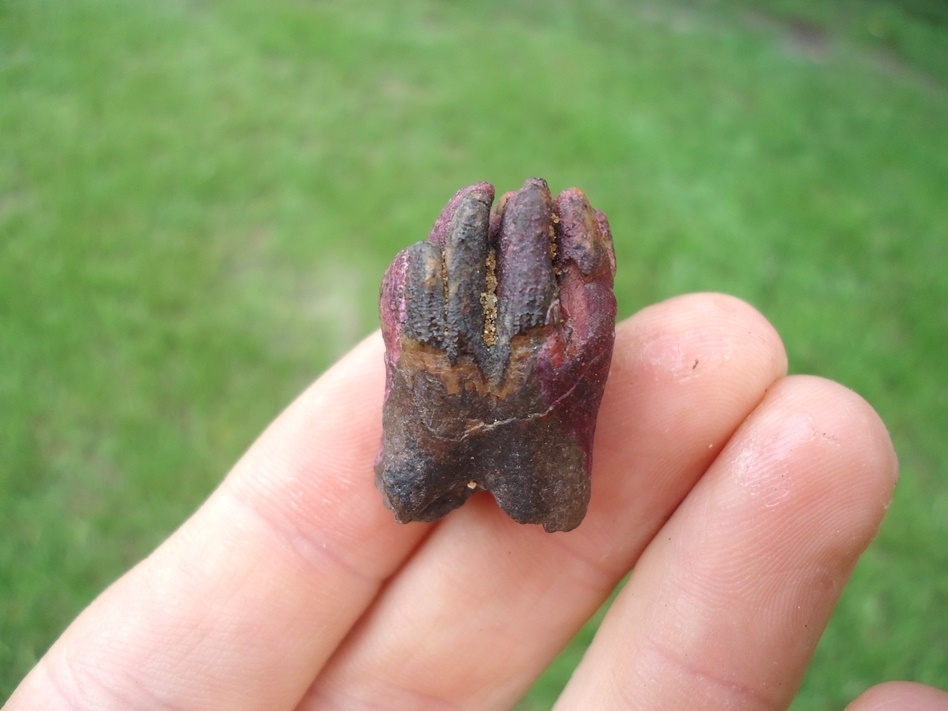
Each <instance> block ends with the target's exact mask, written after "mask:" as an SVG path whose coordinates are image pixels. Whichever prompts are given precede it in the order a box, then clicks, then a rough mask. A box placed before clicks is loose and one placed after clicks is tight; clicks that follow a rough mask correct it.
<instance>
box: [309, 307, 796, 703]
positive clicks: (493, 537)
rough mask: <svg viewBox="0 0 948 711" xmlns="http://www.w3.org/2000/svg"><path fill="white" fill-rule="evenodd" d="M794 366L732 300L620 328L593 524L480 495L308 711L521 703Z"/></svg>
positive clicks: (379, 611) (438, 539)
mask: <svg viewBox="0 0 948 711" xmlns="http://www.w3.org/2000/svg"><path fill="white" fill-rule="evenodd" d="M785 370H786V356H785V353H784V350H783V346H782V344H781V342H780V339H779V337H778V335H777V334H776V332H775V331H774V330H773V328H772V327H771V326H770V324H769V323H768V322H767V321H766V320H765V319H764V318H763V317H762V316H761V315H760V314H759V313H757V312H756V311H754V310H753V309H752V308H750V307H749V306H747V305H746V304H744V303H743V302H741V301H738V300H737V299H733V298H730V297H726V296H721V295H717V294H703V295H691V296H685V297H680V298H677V299H673V300H671V301H667V302H664V303H661V304H658V305H656V306H653V307H650V308H647V309H645V310H643V311H641V312H640V313H638V314H637V315H636V316H634V317H632V318H631V319H629V320H628V321H626V322H624V323H622V324H620V326H619V328H618V329H617V338H616V348H615V355H614V358H613V365H612V370H611V372H610V378H609V384H608V386H607V389H606V394H605V396H604V399H603V404H602V408H601V411H600V416H599V421H600V428H599V432H598V434H597V438H596V451H595V457H596V460H595V471H594V474H593V497H592V501H591V504H590V509H589V513H588V514H587V518H586V521H585V522H584V524H583V525H582V526H580V527H579V528H578V529H577V530H575V531H573V532H570V533H568V534H553V535H551V534H547V533H544V532H543V531H542V530H541V529H539V528H538V527H533V526H518V525H517V524H515V523H513V522H512V521H510V520H508V519H507V518H506V517H505V516H504V515H503V514H502V513H501V512H500V511H499V509H498V508H497V507H496V505H495V504H494V503H493V501H492V500H491V499H490V498H489V497H486V496H483V495H481V496H475V497H474V498H473V499H471V501H470V502H469V503H468V504H467V505H466V506H465V507H464V508H463V509H461V510H460V511H458V512H456V513H454V514H453V515H452V516H451V517H450V518H448V519H447V520H445V521H444V522H443V523H442V524H439V526H438V528H437V530H435V531H434V532H433V533H432V535H431V536H430V537H429V538H428V539H427V541H426V542H425V543H424V545H423V546H422V547H421V549H419V551H418V552H417V553H416V554H415V555H414V556H413V558H412V559H411V560H410V561H408V563H406V565H405V566H404V568H403V569H402V570H401V571H400V573H399V574H398V575H397V577H396V578H394V579H393V580H392V581H391V583H390V584H389V586H388V588H387V589H386V590H385V592H384V593H383V594H382V595H381V596H380V597H379V598H378V599H377V601H376V603H375V604H374V605H373V607H372V608H371V609H370V610H369V611H368V612H367V613H366V615H365V616H364V617H363V619H362V620H361V622H360V623H359V624H358V625H357V627H356V628H355V630H354V631H353V632H352V633H351V634H350V636H349V637H348V639H347V640H346V641H345V642H344V643H343V645H342V646H341V647H340V649H339V650H337V652H336V654H335V655H334V656H333V658H332V659H331V660H330V662H329V663H328V665H327V666H326V667H325V668H324V670H323V672H322V673H321V674H320V675H319V676H318V677H317V679H316V680H315V682H314V684H313V686H312V687H311V689H310V691H309V693H308V694H307V697H306V698H305V699H304V701H303V703H302V708H317V707H319V708H324V707H326V706H337V707H343V708H358V707H363V706H369V707H375V706H376V705H378V706H379V707H384V708H402V707H405V708H417V707H418V704H419V703H421V702H422V701H423V702H424V705H425V706H428V707H430V706H432V705H433V704H434V703H435V702H436V701H440V702H443V703H445V704H447V705H451V706H455V705H456V706H473V707H477V708H505V707H509V706H510V705H511V704H512V703H514V702H515V701H516V699H518V698H519V697H520V696H521V695H522V694H523V692H524V691H525V690H526V689H527V688H528V686H529V685H530V683H532V681H533V680H534V679H535V678H536V676H538V675H539V673H540V672H541V671H542V670H543V669H544V668H545V667H546V665H547V664H548V663H549V662H550V660H551V658H552V656H553V655H555V654H556V653H557V652H558V650H559V649H561V648H562V647H563V646H564V645H565V644H566V643H567V642H568V641H569V639H570V638H571V637H572V635H573V634H574V633H575V632H576V630H577V629H578V628H579V627H580V626H581V625H582V624H583V622H584V621H585V620H586V619H588V617H589V616H590V615H591V614H592V613H593V612H594V611H595V610H596V608H597V607H598V606H599V605H600V604H601V603H602V601H603V600H604V599H605V598H606V596H607V595H608V594H609V592H610V591H611V590H612V589H613V587H614V586H615V585H616V583H617V582H618V581H619V580H620V579H621V577H622V576H623V575H624V574H625V573H626V572H627V571H628V570H629V569H630V568H631V566H632V565H633V564H634V562H635V560H636V559H637V557H638V556H639V554H640V553H641V551H642V550H643V549H644V547H645V546H646V545H647V544H648V542H649V541H650V539H651V538H652V536H653V535H654V534H655V532H656V531H657V530H658V529H659V528H660V527H661V525H662V524H663V523H664V521H665V520H666V519H667V518H668V517H669V516H670V515H671V513H672V512H673V511H674V510H675V508H676V507H677V505H678V504H679V503H680V502H681V500H682V499H683V498H684V496H685V495H686V494H687V492H688V491H689V490H690V489H691V487H692V486H693V485H694V483H695V482H696V481H697V480H698V479H699V478H700V476H701V474H702V473H703V472H704V471H705V469H706V468H707V466H708V465H709V464H710V462H711V461H712V460H713V459H714V457H715V456H716V455H717V453H718V452H719V451H720V449H721V447H722V446H723V445H724V443H725V442H726V441H727V440H728V438H729V437H730V436H731V434H732V433H733V432H734V431H735V429H736V428H737V427H738V425H739V424H740V423H741V422H742V421H743V420H744V418H745V417H746V416H747V414H748V413H749V412H751V411H752V410H753V408H754V407H755V406H756V404H757V403H758V402H759V401H760V399H761V398H762V397H763V394H764V392H765V391H766V389H767V388H768V387H769V386H770V385H771V384H772V383H773V382H774V381H775V380H776V379H778V378H779V377H781V376H782V375H783V374H784V373H785Z"/></svg>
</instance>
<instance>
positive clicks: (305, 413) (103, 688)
mask: <svg viewBox="0 0 948 711" xmlns="http://www.w3.org/2000/svg"><path fill="white" fill-rule="evenodd" d="M383 388H384V372H383V368H382V342H381V339H380V338H379V336H378V334H374V335H372V336H371V337H369V338H368V339H366V341H364V342H363V343H362V344H361V345H360V346H358V347H357V348H356V349H355V350H354V351H352V352H351V353H350V354H349V355H348V356H346V357H345V358H344V359H343V360H342V361H340V362H339V363H338V364H337V365H336V366H335V367H333V368H332V369H331V370H330V371H328V372H327V373H326V374H325V375H324V376H323V377H321V378H320V379H319V380H318V381H317V382H316V383H315V384H314V385H313V386H312V387H310V388H309V389H308V390H307V391H306V392H305V393H303V395H301V396H300V397H299V398H298V399H297V401H296V402H294V403H293V404H292V405H291V406H290V407H289V408H288V409H287V410H286V411H285V412H284V413H283V414H282V415H281V416H280V417H279V418H278V419H277V420H276V421H275V422H274V423H273V424H272V425H271V426H270V427H269V428H268V429H267V430H266V432H264V434H263V435H262V436H261V437H260V438H259V439H258V441H257V442H256V443H255V444H254V445H253V446H252V447H251V449H250V450H249V451H248V452H247V453H246V454H245V455H244V457H243V458H242V459H241V460H240V462H238V464H237V465H236V466H235V468H234V469H233V471H232V472H231V473H230V475H229V476H228V477H227V478H226V480H225V481H224V482H223V483H222V485H221V486H220V487H219V488H218V489H217V491H215V492H214V494H213V495H212V496H211V497H210V498H209V499H208V501H207V502H206V503H205V504H204V505H203V506H202V507H201V508H200V509H199V510H198V511H197V512H196V513H195V514H194V516H192V517H191V518H190V519H189V520H188V521H187V522H186V523H185V524H184V525H183V526H182V527H181V528H180V529H179V530H178V531H177V532H175V533H174V534H173V535H172V536H171V537H170V538H169V539H168V540H167V541H166V542H165V543H164V544H163V545H162V546H161V547H160V548H158V549H157V550H156V551H155V552H154V553H153V554H152V555H150V556H149V557H148V558H147V559H146V560H144V561H143V562H142V563H140V564H139V565H138V566H136V567H135V568H134V569H133V570H132V571H130V572H129V573H127V574H126V575H125V576H124V577H122V578H121V579H119V580H118V581H117V582H116V583H115V584H113V585H112V586H111V587H110V588H109V589H108V590H106V591H105V592H104V593H103V594H102V595H101V596H100V597H99V598H98V599H97V600H96V601H95V602H94V603H93V604H92V605H91V606H90V607H89V608H88V609H86V610H85V611H84V612H83V613H82V614H81V615H80V616H79V618H78V619H77V620H76V621H75V622H74V623H73V624H72V625H71V626H70V628H69V629H68V630H67V631H66V633H65V634H64V635H63V636H62V637H61V638H60V639H59V640H58V641H57V642H56V644H55V645H54V646H53V647H52V648H51V649H50V650H49V652H48V653H47V654H46V656H45V657H44V658H43V659H42V660H41V661H40V663H39V664H38V665H37V667H36V668H35V669H34V670H33V671H32V672H31V673H30V674H29V676H27V678H26V679H25V680H24V682H23V683H22V684H21V686H20V687H19V689H17V691H16V692H15V693H14V695H13V697H11V699H10V701H9V704H8V706H6V707H5V708H6V709H8V711H13V710H14V709H36V708H43V709H56V708H64V707H66V708H96V709H109V708H116V709H118V708H122V709H125V708H129V707H140V706H141V705H142V704H149V705H150V706H152V707H158V708H163V707H173V708H183V707H186V708H191V709H196V708H227V709H252V708H254V709H256V708H269V709H280V708H292V707H293V706H294V705H295V704H296V703H297V702H298V700H299V699H300V697H301V696H302V695H303V693H304V691H305V690H306V688H307V686H308V685H309V684H310V683H311V681H312V679H313V677H314V675H315V674H316V672H317V671H318V670H319V669H320V668H321V667H322V665H323V664H324V662H325V661H326V659H327V658H328V656H329V655H330V654H331V653H332V651H333V650H334V649H335V647H336V646H337V644H338V643H339V641H340V640H341V639H342V637H343V636H344V635H345V634H346V633H347V632H348V630H349V628H350V627H351V626H352V624H353V622H354V621H355V620H356V619H357V618H358V617H359V615H360V614H361V613H362V612H363V610H364V609H365V608H366V607H367V606H368V605H369V603H370V602H371V601H372V599H373V598H374V597H375V595H376V593H377V592H378V589H379V587H380V586H381V584H382V581H384V580H385V578H387V577H388V576H389V575H391V574H392V572H393V571H394V570H395V569H396V568H397V567H398V566H399V565H400V563H401V562H402V560H403V559H404V558H405V557H406V556H407V555H408V554H409V553H410V551H411V550H412V548H413V547H414V546H415V545H416V544H417V543H418V542H419V540H420V539H421V538H422V537H423V536H424V535H425V533H426V532H427V530H428V528H427V527H420V526H396V525H395V524H394V523H393V521H392V518H391V514H390V513H389V512H388V511H387V510H386V509H385V507H384V506H382V505H381V502H380V500H379V494H378V491H376V490H375V487H374V486H373V483H372V481H373V480H372V475H371V472H372V459H373V456H374V454H375V451H376V448H377V446H378V443H379V440H380V437H381V407H382V393H383Z"/></svg>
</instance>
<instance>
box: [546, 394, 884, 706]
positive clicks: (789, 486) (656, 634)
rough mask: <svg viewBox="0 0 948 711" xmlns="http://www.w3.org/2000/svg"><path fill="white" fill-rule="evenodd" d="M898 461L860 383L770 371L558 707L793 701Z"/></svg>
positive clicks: (641, 565)
mask: <svg viewBox="0 0 948 711" xmlns="http://www.w3.org/2000/svg"><path fill="white" fill-rule="evenodd" d="M896 471H897V464H896V460H895V455H894V453H893V451H892V446H891V443H890V441H889V437H888V434H887V432H886V430H885V427H884V426H883V424H882V422H881V421H880V420H879V418H878V416H877V415H876V414H875V413H874V412H873V410H872V408H871V407H869V405H868V404H866V403H865V401H863V400H862V399H861V398H859V397H858V396H857V395H855V394H854V393H852V392H851V391H849V390H847V389H845V388H843V387H842V386H840V385H837V384H836V383H832V382H829V381H825V380H821V379H819V378H810V377H793V378H787V379H783V380H781V381H779V382H777V383H775V384H774V386H773V387H772V388H771V389H770V391H769V392H768V394H767V397H766V398H765V400H764V401H763V402H762V403H761V404H760V405H759V406H758V407H757V409H756V410H755V411H754V413H753V414H752V415H751V416H750V417H749V418H748V420H747V421H746V422H745V423H744V424H743V425H742V426H741V428H740V430H738V432H737V433H736V434H735V435H734V437H733V438H732V439H731V440H730V442H728V444H727V446H726V447H725V449H724V451H723V452H722V453H721V455H720V456H719V457H718V458H717V459H716V460H715V462H714V464H713V465H712V466H711V467H710V469H709V470H708V472H707V473H706V474H705V475H704V477H703V478H702V480H701V481H700V482H699V484H698V485H697V486H696V487H695V489H694V490H693V491H692V492H691V493H690V494H689V495H688V498H687V499H686V500H685V501H684V502H683V503H682V505H681V506H680V507H679V508H678V510H677V511H676V512H675V515H674V516H673V517H672V519H671V520H670V521H669V522H668V523H667V524H666V525H665V526H664V527H663V528H662V530H661V531H660V532H659V534H658V535H657V536H656V537H655V539H654V541H653V542H652V543H651V544H650V545H649V548H648V549H647V550H646V552H645V553H644V554H643V556H642V557H641V559H640V560H639V562H638V564H637V566H636V568H635V570H634V571H633V574H632V577H631V579H630V580H629V582H628V583H627V584H626V586H625V588H624V589H623V590H622V592H621V593H620V595H619V596H618V598H617V599H616V601H615V602H614V603H613V605H612V607H611V609H610V611H609V613H608V615H607V616H606V619H605V620H604V622H603V624H602V626H601V627H600V629H599V631H598V633H597V634H596V637H595V639H594V641H593V643H592V645H591V646H590V648H589V649H588V650H587V652H586V655H585V656H584V658H583V661H582V663H581V664H580V666H579V667H578V669H577V670H576V672H575V673H574V675H573V677H572V679H571V680H570V682H569V684H568V686H567V688H566V690H565V692H564V693H563V696H562V697H561V698H560V701H559V703H558V708H562V709H587V708H596V709H655V708H741V709H783V708H786V707H787V706H788V705H789V703H790V701H791V699H792V697H793V694H794V692H795V691H796V689H797V686H798V684H799V682H800V679H801V678H802V676H803V673H804V671H805V669H806V666H807V663H808V662H809V659H810V657H811V655H812V653H813V650H814V648H815V646H816V643H817V641H818V640H819V637H820V635H821V634H822V632H823V629H824V627H825V626H826V623H827V621H828V619H829V616H830V612H831V611H832V609H833V606H834V604H835V603H836V600H837V598H838V596H839V593H840V592H841V590H842V588H843V586H844V585H845V583H846V580H847V579H848V578H849V575H850V573H851V571H852V568H853V566H854V565H855V563H856V560H857V558H858V557H859V555H860V554H861V553H862V551H863V550H864V549H865V547H866V546H867V545H868V544H869V542H870V540H871V539H872V538H873V536H874V535H875V534H876V531H877V529H878V526H879V523H880V522H881V520H882V517H883V514H884V513H885V510H886V507H887V506H888V504H889V501H890V499H891V496H892V488H893V486H894V484H895V479H896Z"/></svg>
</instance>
